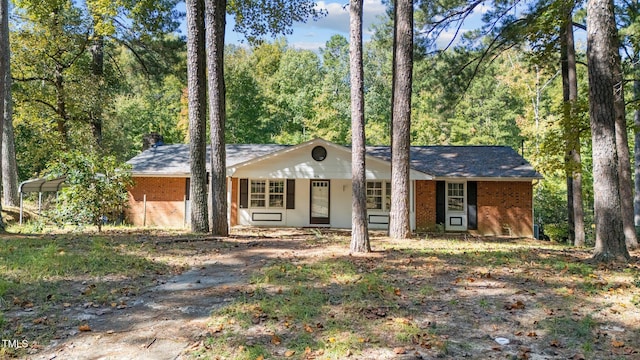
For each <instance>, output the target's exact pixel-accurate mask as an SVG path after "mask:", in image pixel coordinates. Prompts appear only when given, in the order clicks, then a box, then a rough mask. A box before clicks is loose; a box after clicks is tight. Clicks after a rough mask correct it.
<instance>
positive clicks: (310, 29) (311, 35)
mask: <svg viewBox="0 0 640 360" xmlns="http://www.w3.org/2000/svg"><path fill="white" fill-rule="evenodd" d="M346 4H348V2H347V1H346V0H345V1H343V2H334V1H318V3H317V7H318V8H319V9H324V10H326V11H327V16H325V17H323V18H321V19H319V20H317V21H309V22H307V23H296V24H295V25H294V28H293V34H292V35H289V36H287V42H288V44H289V46H292V47H294V48H297V49H308V50H314V51H316V50H318V49H319V48H321V47H324V46H325V44H326V42H327V41H328V40H329V39H330V38H331V36H333V35H335V34H340V35H343V36H344V37H346V38H347V39H349V8H348V5H346ZM182 6H184V5H182ZM363 9H364V14H363V29H364V40H365V41H367V39H369V38H370V36H371V32H370V30H369V29H370V28H371V25H372V24H374V23H378V22H380V21H381V20H380V17H381V16H383V15H384V13H385V7H384V5H382V1H380V0H364V7H363ZM181 10H184V9H181ZM484 11H486V8H484V7H479V8H478V9H476V12H475V13H474V14H473V15H472V16H471V17H470V19H469V20H468V21H467V22H465V26H463V29H462V30H465V29H466V30H468V29H470V28H471V27H472V26H477V25H478V24H479V19H480V15H481V14H482V13H483V12H484ZM233 25H234V23H233V18H232V17H231V16H227V32H226V39H225V42H226V43H227V44H242V43H243V39H244V37H243V35H241V34H237V33H235V32H233ZM467 25H468V26H467ZM181 30H182V33H183V34H186V30H185V28H184V26H183V27H182V28H181ZM452 36H453V30H452V31H451V32H445V33H443V34H441V36H440V39H439V41H438V42H439V43H440V44H447V43H448V42H449V41H450V40H451V37H452Z"/></svg>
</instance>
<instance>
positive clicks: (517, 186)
mask: <svg viewBox="0 0 640 360" xmlns="http://www.w3.org/2000/svg"><path fill="white" fill-rule="evenodd" d="M532 195H533V194H532V186H531V182H528V181H479V182H478V199H477V200H478V230H477V231H478V233H479V234H482V235H503V234H508V233H510V234H511V235H513V236H523V237H531V236H533V210H532V207H533V200H532ZM415 199H416V202H415V203H416V229H417V230H418V231H430V230H434V229H435V226H436V182H435V181H430V180H418V181H416V191H415Z"/></svg>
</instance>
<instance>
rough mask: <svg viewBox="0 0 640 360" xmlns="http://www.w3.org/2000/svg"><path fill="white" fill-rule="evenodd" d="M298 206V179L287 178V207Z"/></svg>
mask: <svg viewBox="0 0 640 360" xmlns="http://www.w3.org/2000/svg"><path fill="white" fill-rule="evenodd" d="M295 208H296V180H295V179H287V209H295Z"/></svg>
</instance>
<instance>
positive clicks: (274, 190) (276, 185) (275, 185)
mask: <svg viewBox="0 0 640 360" xmlns="http://www.w3.org/2000/svg"><path fill="white" fill-rule="evenodd" d="M269 207H272V208H282V207H284V180H270V181H269Z"/></svg>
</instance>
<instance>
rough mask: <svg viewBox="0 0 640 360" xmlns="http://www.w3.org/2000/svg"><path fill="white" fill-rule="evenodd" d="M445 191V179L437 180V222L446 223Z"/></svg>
mask: <svg viewBox="0 0 640 360" xmlns="http://www.w3.org/2000/svg"><path fill="white" fill-rule="evenodd" d="M445 191H446V183H445V182H444V181H436V224H443V225H444V223H445V221H446V220H445V198H446V196H445Z"/></svg>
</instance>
